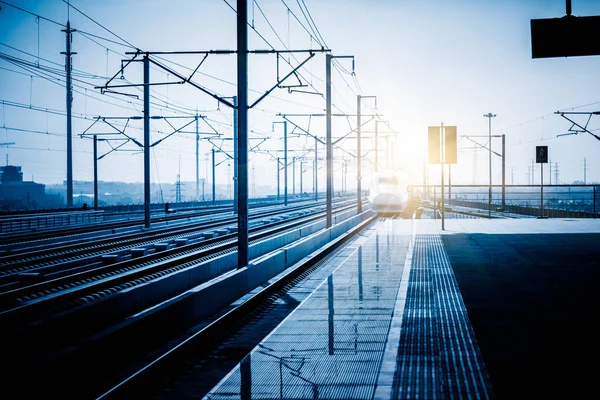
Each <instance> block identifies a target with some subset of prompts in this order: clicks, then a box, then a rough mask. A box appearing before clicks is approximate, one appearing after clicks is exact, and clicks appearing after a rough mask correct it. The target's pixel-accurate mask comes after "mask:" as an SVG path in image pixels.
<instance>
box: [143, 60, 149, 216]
mask: <svg viewBox="0 0 600 400" xmlns="http://www.w3.org/2000/svg"><path fill="white" fill-rule="evenodd" d="M144 226H145V227H146V228H150V59H149V58H148V54H146V55H145V56H144Z"/></svg>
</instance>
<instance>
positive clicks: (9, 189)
mask: <svg viewBox="0 0 600 400" xmlns="http://www.w3.org/2000/svg"><path fill="white" fill-rule="evenodd" d="M45 203H46V189H45V185H42V184H41V183H35V182H33V181H23V172H22V171H21V167H20V166H16V165H4V166H0V207H1V208H2V209H5V210H7V209H8V210H14V209H33V208H39V207H41V206H43V205H45Z"/></svg>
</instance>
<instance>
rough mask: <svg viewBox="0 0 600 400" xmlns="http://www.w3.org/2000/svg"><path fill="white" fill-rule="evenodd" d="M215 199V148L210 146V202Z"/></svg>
mask: <svg viewBox="0 0 600 400" xmlns="http://www.w3.org/2000/svg"><path fill="white" fill-rule="evenodd" d="M216 199H217V185H216V182H215V148H214V147H213V148H212V202H213V204H214V203H215V200H216Z"/></svg>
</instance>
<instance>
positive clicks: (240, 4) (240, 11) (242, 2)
mask: <svg viewBox="0 0 600 400" xmlns="http://www.w3.org/2000/svg"><path fill="white" fill-rule="evenodd" d="M247 22H248V0H237V64H238V65H237V100H238V106H237V107H238V115H237V120H238V126H237V131H238V143H237V154H238V160H237V165H236V169H237V182H236V183H237V187H238V198H237V206H238V268H243V267H245V266H247V265H248V25H247Z"/></svg>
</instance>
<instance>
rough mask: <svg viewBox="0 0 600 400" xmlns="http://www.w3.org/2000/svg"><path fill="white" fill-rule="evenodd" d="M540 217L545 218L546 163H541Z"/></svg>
mask: <svg viewBox="0 0 600 400" xmlns="http://www.w3.org/2000/svg"><path fill="white" fill-rule="evenodd" d="M540 217H542V218H544V163H540Z"/></svg>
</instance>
